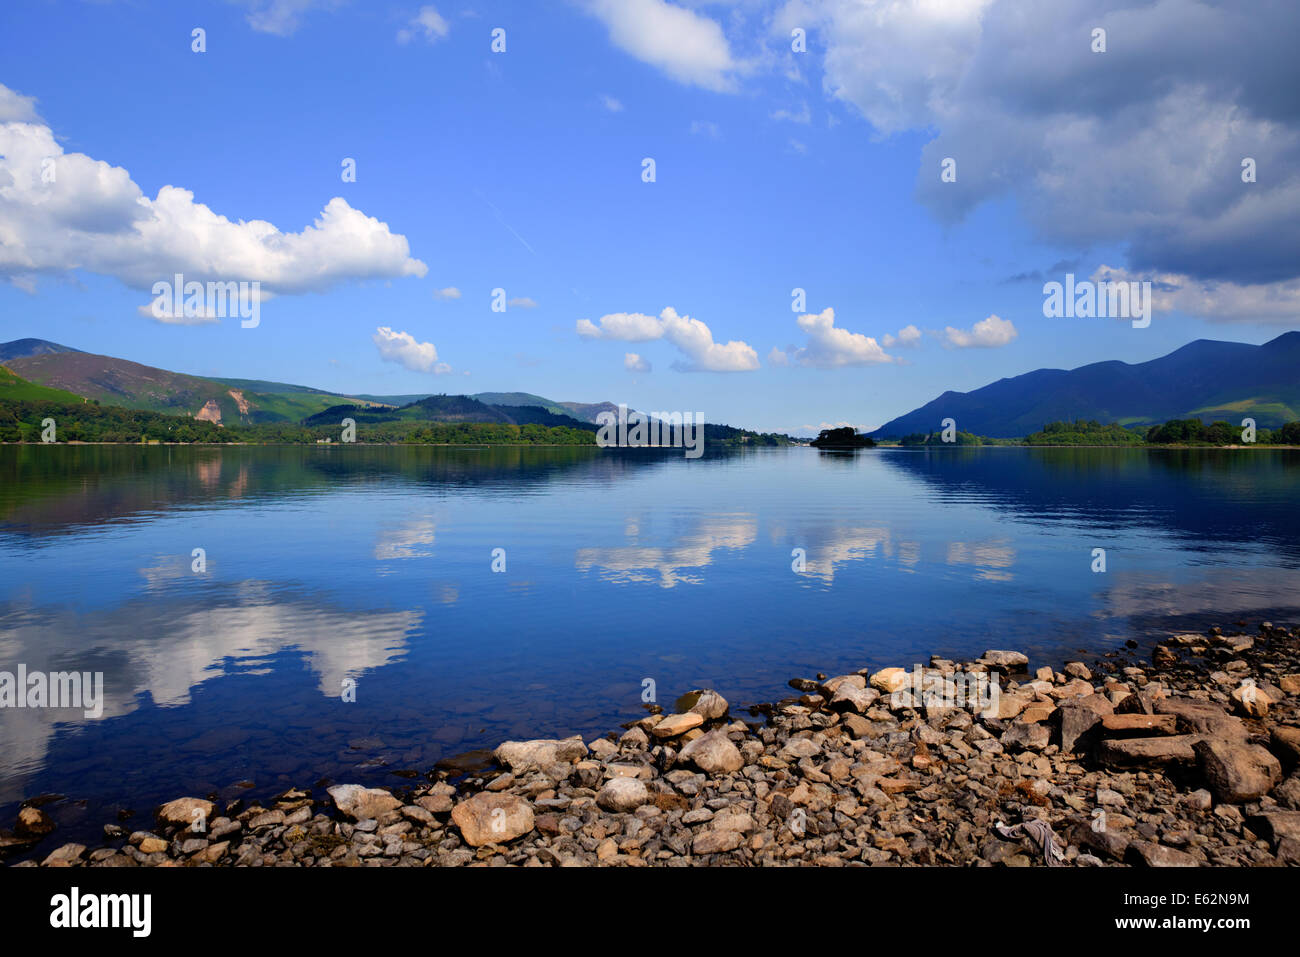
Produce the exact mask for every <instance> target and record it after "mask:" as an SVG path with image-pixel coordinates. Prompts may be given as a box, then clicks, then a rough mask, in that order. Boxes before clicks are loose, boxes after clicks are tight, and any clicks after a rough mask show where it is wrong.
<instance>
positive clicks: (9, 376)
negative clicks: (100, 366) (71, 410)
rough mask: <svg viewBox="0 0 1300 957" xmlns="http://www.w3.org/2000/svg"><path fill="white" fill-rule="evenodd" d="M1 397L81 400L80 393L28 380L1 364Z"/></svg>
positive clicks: (56, 400)
mask: <svg viewBox="0 0 1300 957" xmlns="http://www.w3.org/2000/svg"><path fill="white" fill-rule="evenodd" d="M0 399H15V400H27V401H33V402H38V401H44V402H81V401H82V398H81V396H79V395H73V394H72V393H71V392H64V391H63V390H62V389H51V388H48V387H47V386H43V385H37V384H36V383H35V382H28V381H27V380H26V379H24V378H23V377H22V376H20V375H18V374H17V373H16V372H14V371H13V370H12V369H10V368H9V367H8V366H0Z"/></svg>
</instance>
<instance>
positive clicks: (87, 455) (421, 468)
mask: <svg viewBox="0 0 1300 957" xmlns="http://www.w3.org/2000/svg"><path fill="white" fill-rule="evenodd" d="M680 457H681V452H680V451H676V450H673V451H669V450H662V451H661V450H650V449H643V450H634V451H629V450H606V449H588V448H520V447H510V448H506V447H484V448H468V447H467V448H459V447H458V448H448V447H429V446H401V447H376V446H368V447H363V446H357V447H352V448H342V447H335V448H316V447H311V446H305V447H304V446H277V447H246V446H245V447H241V446H233V447H227V448H213V447H175V446H174V447H140V446H102V445H100V446H97V445H86V446H61V447H57V448H42V447H39V446H11V447H7V448H0V529H3V530H4V531H6V532H9V533H11V534H16V535H20V536H21V535H24V534H26V535H30V536H41V535H48V534H57V533H59V532H63V531H69V530H75V529H76V528H78V527H80V526H85V525H95V524H99V523H102V522H106V521H113V522H131V521H133V520H135V519H136V517H138V516H143V515H146V514H148V515H154V514H156V513H157V512H159V511H165V510H168V509H176V508H191V507H213V506H214V505H220V504H222V503H224V502H235V501H239V502H243V503H247V502H249V501H251V500H267V499H274V498H277V497H281V496H286V497H287V496H289V495H301V494H304V493H306V494H310V493H311V492H312V491H326V490H331V489H337V488H343V487H348V486H358V485H370V484H377V483H382V482H389V481H396V482H402V483H408V484H414V485H423V486H427V487H428V488H429V490H430V491H431V492H437V491H439V490H447V491H449V490H454V489H457V488H468V487H473V488H475V489H476V490H479V491H483V490H486V491H488V492H492V491H498V492H501V493H509V494H511V495H526V494H529V491H530V490H531V489H535V488H538V487H541V486H545V485H549V484H551V483H554V482H556V481H560V480H563V481H564V482H565V483H566V485H571V486H573V487H575V488H581V487H582V486H583V485H602V484H607V483H610V482H615V481H619V480H620V479H623V478H625V477H627V476H629V475H630V474H633V473H635V472H638V471H641V470H644V469H648V468H657V467H662V466H663V465H665V464H666V462H667V460H668V459H669V458H678V459H679V458H680ZM697 461H698V462H699V463H703V462H705V461H707V459H701V460H697Z"/></svg>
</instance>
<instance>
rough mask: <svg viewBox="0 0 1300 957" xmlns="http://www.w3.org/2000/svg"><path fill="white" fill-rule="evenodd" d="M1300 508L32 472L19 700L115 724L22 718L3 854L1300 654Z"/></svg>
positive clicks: (1029, 457)
mask: <svg viewBox="0 0 1300 957" xmlns="http://www.w3.org/2000/svg"><path fill="white" fill-rule="evenodd" d="M1298 490H1300V453H1296V452H1291V451H1267V450H1244V451H1213V450H1205V451H1172V450H1169V451H1148V450H1119V449H1092V450H1089V449H1015V448H989V449H942V450H931V451H909V450H901V449H876V450H867V451H862V452H858V453H847V454H844V453H841V454H834V453H823V452H818V451H816V450H813V449H806V448H792V449H770V450H761V451H759V450H756V451H752V452H743V453H731V454H713V453H710V454H706V455H705V457H703V458H700V459H696V460H687V459H685V458H684V457H683V456H682V455H681V453H680V451H678V452H676V453H668V452H639V453H637V452H628V451H616V450H596V449H433V448H393V449H386V448H363V447H336V448H328V449H325V448H270V449H267V448H228V449H216V448H166V447H153V448H135V447H131V448H120V447H90V446H86V447H48V448H45V447H21V448H19V447H13V446H9V447H0V671H9V672H15V671H16V669H17V666H18V665H19V664H23V665H25V666H26V667H27V669H28V670H29V671H37V670H43V671H47V672H48V671H68V670H76V671H85V672H102V673H103V675H104V705H103V714H102V716H101V717H99V718H98V719H88V718H85V717H84V716H83V715H82V713H81V712H80V711H70V710H55V709H0V827H11V826H12V823H13V820H14V816H15V814H16V811H17V806H18V805H17V802H18V801H19V800H21V799H24V798H30V797H33V796H35V795H38V794H46V793H56V794H59V795H64V796H65V797H64V799H63V800H60V801H57V802H55V803H52V804H50V805H48V806H47V810H48V811H49V812H50V813H51V815H52V816H53V817H54V818H55V820H56V821H58V822H59V824H60V830H59V831H58V832H56V835H55V837H54V838H51V839H50V841H54V842H56V843H61V842H62V841H66V840H71V839H73V838H76V837H79V838H81V839H83V840H84V839H86V838H93V837H95V836H96V835H97V834H98V832H99V829H100V828H101V826H102V825H103V824H104V823H106V822H109V821H111V820H114V816H113V815H114V813H115V812H116V811H117V810H118V809H120V808H123V807H126V808H131V809H134V810H135V811H137V812H139V813H138V814H137V815H136V817H134V818H132V819H131V821H130V822H129V823H128V827H144V826H147V821H148V816H149V813H150V812H151V811H152V809H153V807H154V806H155V805H156V804H158V803H160V802H162V801H165V800H169V799H171V798H174V797H178V796H181V795H186V794H205V793H208V792H212V791H217V792H220V793H222V794H226V795H228V794H232V793H235V792H234V791H232V786H234V785H236V784H237V783H238V782H251V783H252V784H253V788H252V789H251V790H249V791H246V792H240V793H246V794H254V795H266V794H271V793H276V792H278V791H280V790H283V789H284V788H285V787H287V786H288V785H290V784H294V785H301V786H310V785H311V784H313V783H315V782H317V781H318V780H319V779H321V778H330V779H332V780H333V781H335V782H344V781H358V782H362V783H368V784H387V785H398V786H400V785H402V784H403V783H406V782H405V781H404V779H403V777H401V776H399V775H397V774H395V773H394V772H405V771H418V772H424V771H427V770H428V769H429V768H430V767H431V766H432V765H433V764H434V763H435V762H436V761H438V760H440V759H444V758H448V757H451V756H454V755H458V754H462V753H463V752H466V751H469V750H471V749H476V748H484V747H492V746H494V745H495V744H497V743H499V742H500V741H502V740H504V739H507V738H525V737H526V738H531V737H545V736H554V735H567V734H572V733H581V734H583V735H584V736H586V737H588V738H590V737H592V736H596V735H599V734H602V733H604V732H606V731H610V730H615V729H616V728H617V727H618V725H620V724H621V723H623V722H627V721H630V720H634V719H636V718H637V717H639V716H641V715H642V714H644V706H643V705H642V702H641V693H642V688H643V681H644V680H645V679H647V678H649V679H652V680H653V681H654V682H655V684H656V689H657V696H658V700H659V702H660V703H661V704H664V705H665V706H666V707H668V708H671V707H672V703H673V701H674V700H675V698H676V697H677V696H678V695H680V694H682V693H684V692H686V691H689V690H690V689H692V688H696V687H701V686H710V687H714V688H716V689H718V690H719V691H721V692H722V693H723V694H724V695H725V696H726V697H727V698H728V699H729V700H730V701H731V702H732V703H733V713H736V712H738V711H739V710H740V707H742V706H744V705H747V704H751V703H755V702H762V701H773V700H777V699H779V698H781V697H783V696H785V695H787V694H789V693H790V691H789V689H788V688H787V687H786V682H787V680H788V679H790V678H792V677H795V676H809V675H811V674H813V673H815V672H818V671H823V672H828V673H838V672H840V671H843V670H850V669H858V668H862V667H865V666H872V667H883V666H886V665H900V666H904V667H909V668H910V667H911V666H912V665H913V664H916V663H924V662H926V661H928V659H929V656H930V655H931V654H932V653H940V654H943V655H945V656H949V657H961V656H975V655H978V654H980V653H981V652H983V651H984V650H985V649H986V648H991V647H994V648H1011V649H1020V650H1023V651H1025V652H1026V653H1028V654H1029V655H1030V656H1031V659H1032V664H1033V665H1035V666H1036V665H1038V664H1042V663H1054V664H1057V665H1059V664H1060V662H1061V661H1063V660H1067V659H1069V658H1072V657H1079V656H1080V654H1081V653H1087V654H1088V655H1090V656H1093V657H1095V656H1097V655H1099V654H1102V653H1105V652H1113V651H1116V650H1122V648H1123V644H1124V641H1125V640H1126V639H1128V638H1135V639H1137V640H1138V641H1139V642H1140V643H1141V649H1139V651H1136V652H1132V653H1133V654H1141V653H1142V650H1144V649H1147V648H1149V646H1150V643H1151V641H1152V640H1154V639H1155V638H1158V637H1161V636H1163V635H1164V634H1166V633H1167V632H1168V631H1169V630H1171V629H1184V628H1203V627H1205V626H1206V625H1208V624H1215V623H1219V624H1225V625H1228V624H1231V623H1233V622H1235V621H1237V620H1241V621H1246V622H1249V623H1251V624H1252V626H1253V624H1254V623H1256V622H1258V621H1259V620H1261V619H1263V618H1273V619H1275V620H1277V621H1279V622H1282V621H1294V620H1295V618H1296V617H1297V616H1296V614H1295V613H1296V611H1297V607H1298V606H1300V520H1298V519H1297V509H1296V502H1297V499H1298V498H1300V496H1298V495H1297V491H1298ZM200 548H201V549H203V550H204V555H205V561H206V568H205V569H204V570H203V571H201V572H196V571H194V569H193V565H194V562H195V559H194V558H193V553H194V550H195V549H200ZM1097 548H1102V549H1105V555H1106V571H1105V572H1104V573H1094V572H1093V571H1092V570H1091V567H1092V565H1093V562H1094V559H1093V550H1094V549H1097ZM494 549H504V555H503V557H504V563H505V567H504V570H503V571H493V563H494V557H493V556H494ZM794 549H803V550H804V554H805V560H804V561H805V567H804V570H803V571H802V572H796V571H794V570H793V568H792V565H793V564H794V563H795V558H793V557H792V551H793V550H794ZM497 554H498V555H501V553H497ZM497 564H498V566H499V565H500V559H497ZM348 681H354V682H355V697H356V700H355V702H351V701H344V700H342V696H341V692H342V690H343V688H344V685H345V682H348ZM47 843H49V842H47Z"/></svg>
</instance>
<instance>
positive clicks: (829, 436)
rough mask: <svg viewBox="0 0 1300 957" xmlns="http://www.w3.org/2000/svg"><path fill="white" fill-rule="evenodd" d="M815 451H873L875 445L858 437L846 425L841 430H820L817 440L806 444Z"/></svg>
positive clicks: (868, 439)
mask: <svg viewBox="0 0 1300 957" xmlns="http://www.w3.org/2000/svg"><path fill="white" fill-rule="evenodd" d="M808 444H809V445H811V446H812V447H813V448H817V449H873V448H875V447H876V443H875V442H874V441H872V439H870V438H869V437H868V436H865V435H859V434H858V431H857V429H855V428H853V426H851V425H846V426H844V427H843V428H841V429H822V430H821V431H820V432H819V433H817V438H815V439H813V440H812V441H811V442H809V443H808Z"/></svg>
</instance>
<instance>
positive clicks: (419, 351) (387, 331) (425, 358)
mask: <svg viewBox="0 0 1300 957" xmlns="http://www.w3.org/2000/svg"><path fill="white" fill-rule="evenodd" d="M371 339H372V340H373V341H374V343H375V345H376V346H377V347H378V348H379V357H380V358H381V359H383V360H384V361H385V362H396V363H397V364H398V365H402V366H405V367H406V368H408V369H410V370H411V371H412V372H430V373H432V374H434V375H445V374H447V373H449V372H451V366H449V365H447V363H445V362H439V361H438V350H437V348H436V347H435V346H434V344H433V343H432V342H420V341H419V340H417V339H416V338H415V336H413V335H411V334H410V333H409V332H394V331H393V330H392V329H391V328H389V327H388V326H380V327H379V328H378V329H376V330H375V334H374V335H373V336H371Z"/></svg>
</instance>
